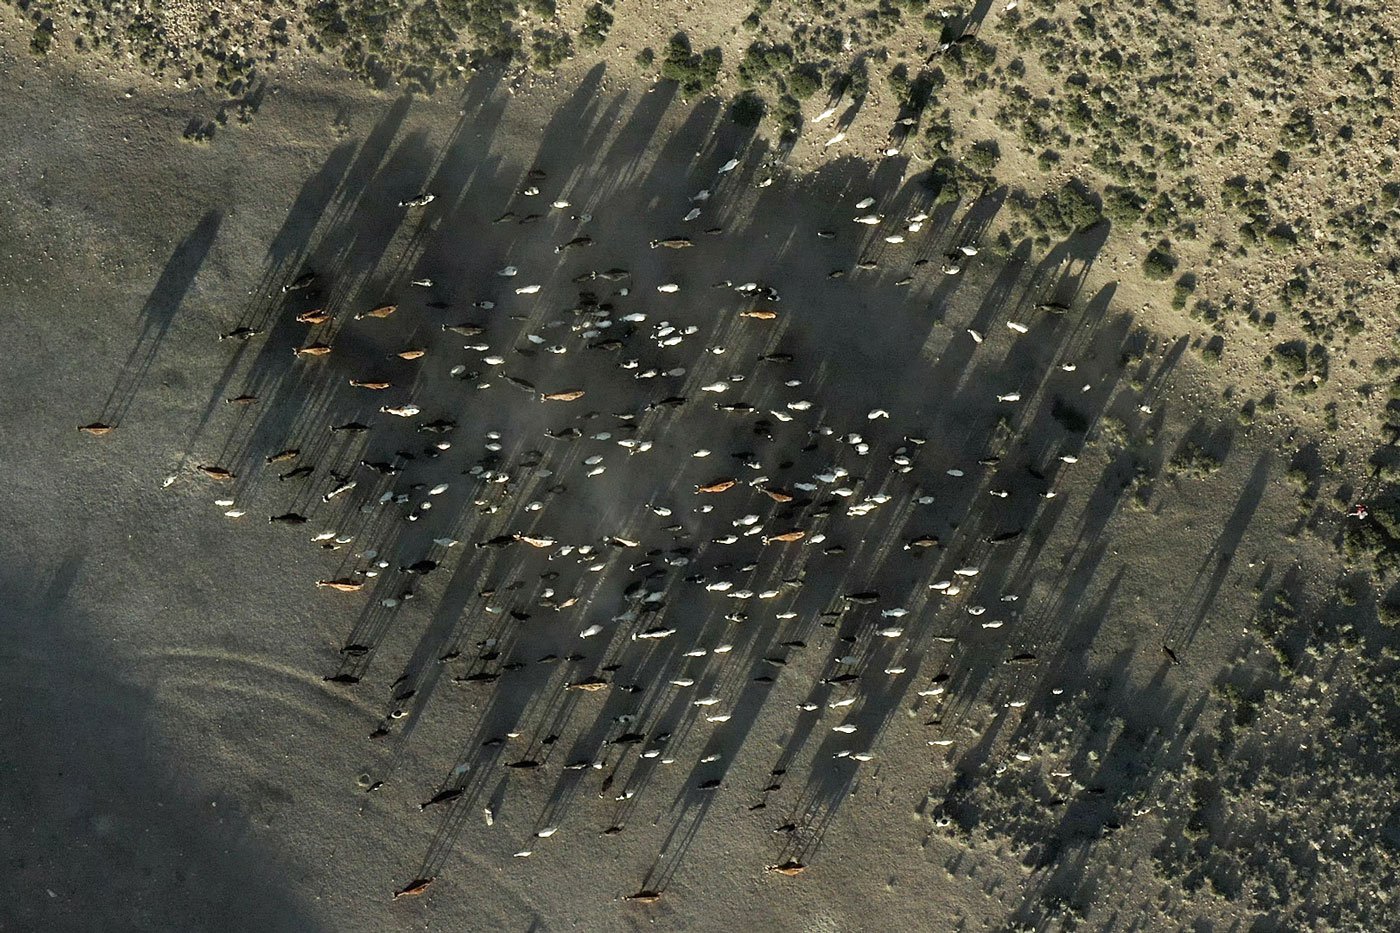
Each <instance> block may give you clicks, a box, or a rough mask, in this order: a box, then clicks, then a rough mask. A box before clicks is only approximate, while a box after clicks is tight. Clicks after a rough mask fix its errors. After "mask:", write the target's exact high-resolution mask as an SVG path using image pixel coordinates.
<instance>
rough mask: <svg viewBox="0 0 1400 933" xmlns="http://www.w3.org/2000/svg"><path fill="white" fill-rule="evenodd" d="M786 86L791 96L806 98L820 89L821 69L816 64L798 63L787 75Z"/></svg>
mask: <svg viewBox="0 0 1400 933" xmlns="http://www.w3.org/2000/svg"><path fill="white" fill-rule="evenodd" d="M787 86H788V92H789V93H791V94H792V96H793V97H796V98H797V99H798V100H806V99H807V98H809V97H811V96H812V95H813V94H815V93H817V91H819V90H821V86H822V73H821V70H820V69H819V68H817V66H816V65H798V66H797V67H796V68H794V69H793V70H792V72H791V73H790V74H789V75H788V82H787Z"/></svg>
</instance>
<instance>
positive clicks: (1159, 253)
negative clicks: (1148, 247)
mask: <svg viewBox="0 0 1400 933" xmlns="http://www.w3.org/2000/svg"><path fill="white" fill-rule="evenodd" d="M1176 266H1177V259H1176V257H1175V256H1173V255H1172V254H1171V251H1170V249H1169V248H1167V247H1164V246H1158V247H1157V248H1156V249H1153V250H1152V251H1150V252H1149V253H1148V254H1147V257H1146V258H1145V259H1143V261H1142V271H1143V274H1144V275H1146V276H1147V277H1148V278H1149V279H1153V280H1155V281H1159V282H1160V281H1164V280H1166V279H1169V278H1171V277H1172V273H1174V272H1176Z"/></svg>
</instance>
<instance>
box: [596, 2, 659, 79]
mask: <svg viewBox="0 0 1400 933" xmlns="http://www.w3.org/2000/svg"><path fill="white" fill-rule="evenodd" d="M612 25H613V15H612V14H611V13H609V12H608V11H607V10H605V9H603V5H602V4H601V3H595V4H593V5H592V6H590V7H589V8H588V9H586V10H584V11H583V28H582V29H580V30H579V33H578V41H579V43H580V44H582V45H583V47H584V48H586V49H592V48H597V47H598V46H600V45H602V44H603V42H604V41H605V40H606V39H607V38H608V31H609V30H610V29H612ZM647 64H648V65H650V64H651V63H650V62H648V63H647Z"/></svg>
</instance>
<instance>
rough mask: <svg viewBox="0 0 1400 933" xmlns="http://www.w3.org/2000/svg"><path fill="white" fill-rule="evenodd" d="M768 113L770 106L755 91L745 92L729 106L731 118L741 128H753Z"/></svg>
mask: <svg viewBox="0 0 1400 933" xmlns="http://www.w3.org/2000/svg"><path fill="white" fill-rule="evenodd" d="M767 111H768V104H767V103H765V102H764V100H763V98H762V97H760V96H758V94H756V93H754V92H753V91H744V92H743V93H742V94H739V95H738V96H737V97H735V98H734V101H733V103H731V104H730V105H729V118H730V119H731V120H733V121H734V122H735V123H737V124H739V125H740V126H748V127H753V126H758V124H759V123H760V122H762V120H763V115H764V114H765V113H767Z"/></svg>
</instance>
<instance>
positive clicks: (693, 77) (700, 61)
mask: <svg viewBox="0 0 1400 933" xmlns="http://www.w3.org/2000/svg"><path fill="white" fill-rule="evenodd" d="M723 63H724V56H723V53H721V52H720V50H719V49H717V48H714V49H706V50H705V51H703V52H700V53H698V54H697V53H693V52H691V50H690V39H689V38H687V36H686V34H685V33H683V32H678V33H676V34H675V35H674V36H672V37H671V41H670V42H668V43H667V44H666V54H665V56H664V57H663V58H662V59H661V77H663V78H665V79H666V80H668V81H675V82H676V83H677V84H679V85H680V86H681V93H682V94H684V95H686V96H687V97H693V96H695V95H696V94H703V93H705V92H706V91H708V90H710V89H711V88H713V87H714V86H715V83H716V82H717V81H719V69H720V65H722V64H723Z"/></svg>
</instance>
